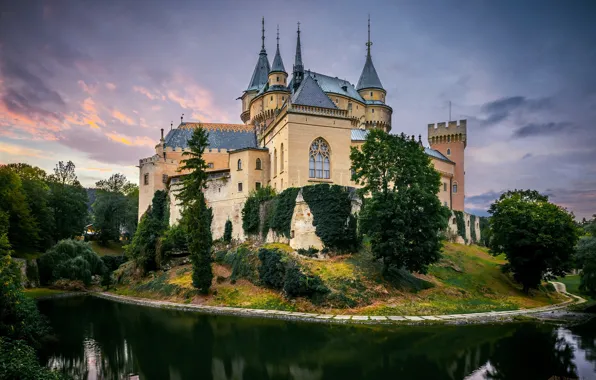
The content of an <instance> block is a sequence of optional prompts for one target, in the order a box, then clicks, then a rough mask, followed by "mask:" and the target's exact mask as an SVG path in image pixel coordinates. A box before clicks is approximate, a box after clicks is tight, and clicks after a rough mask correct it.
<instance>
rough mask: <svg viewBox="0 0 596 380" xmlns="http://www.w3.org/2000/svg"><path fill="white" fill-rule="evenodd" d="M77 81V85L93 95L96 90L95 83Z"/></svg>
mask: <svg viewBox="0 0 596 380" xmlns="http://www.w3.org/2000/svg"><path fill="white" fill-rule="evenodd" d="M77 83H78V84H79V87H81V89H82V90H83V91H84V92H86V93H87V94H89V95H93V94H95V93H96V92H97V86H96V85H88V84H87V83H85V81H84V80H79V81H78V82H77Z"/></svg>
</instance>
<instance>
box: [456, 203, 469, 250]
mask: <svg viewBox="0 0 596 380" xmlns="http://www.w3.org/2000/svg"><path fill="white" fill-rule="evenodd" d="M453 213H454V214H455V220H456V221H457V234H458V235H459V236H461V237H462V238H463V239H464V241H465V242H466V243H467V242H468V239H467V238H466V222H465V220H464V213H463V212H462V211H453Z"/></svg>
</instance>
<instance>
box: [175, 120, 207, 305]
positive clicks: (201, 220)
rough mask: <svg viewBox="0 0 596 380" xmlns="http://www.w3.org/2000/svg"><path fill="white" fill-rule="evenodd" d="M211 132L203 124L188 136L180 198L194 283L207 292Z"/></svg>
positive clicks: (178, 194) (203, 291) (201, 290)
mask: <svg viewBox="0 0 596 380" xmlns="http://www.w3.org/2000/svg"><path fill="white" fill-rule="evenodd" d="M207 136H208V135H207V132H206V131H205V130H204V129H203V128H197V129H195V130H194V132H193V134H192V137H191V138H190V140H188V147H189V148H190V149H189V150H187V151H185V152H184V153H183V154H182V155H183V156H186V157H187V158H186V159H185V160H183V161H182V163H183V165H182V167H181V168H180V169H179V170H180V171H189V174H188V175H186V176H184V177H183V178H182V181H181V184H180V188H179V189H178V190H177V194H176V198H177V199H178V200H179V201H180V204H181V205H182V206H184V207H183V210H182V220H181V223H183V224H184V225H185V229H186V231H188V233H189V236H188V249H189V251H190V259H191V262H192V266H193V274H192V283H193V285H194V286H195V287H196V288H198V289H199V291H200V292H201V293H203V294H207V293H209V288H210V287H211V281H212V279H213V271H212V269H211V260H212V259H211V244H212V236H211V221H212V219H213V213H212V211H211V209H210V208H208V207H207V204H206V203H205V196H204V194H203V189H204V188H205V186H206V181H207V173H206V169H207V163H206V162H205V160H204V159H203V153H204V152H205V148H206V147H207V146H208V139H207Z"/></svg>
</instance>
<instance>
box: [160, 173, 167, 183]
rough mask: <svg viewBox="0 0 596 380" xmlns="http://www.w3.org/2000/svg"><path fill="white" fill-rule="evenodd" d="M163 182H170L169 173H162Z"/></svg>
mask: <svg viewBox="0 0 596 380" xmlns="http://www.w3.org/2000/svg"><path fill="white" fill-rule="evenodd" d="M161 182H163V183H167V182H168V175H167V174H162V175H161Z"/></svg>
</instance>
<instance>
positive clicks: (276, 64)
mask: <svg viewBox="0 0 596 380" xmlns="http://www.w3.org/2000/svg"><path fill="white" fill-rule="evenodd" d="M274 71H279V72H282V73H285V72H286V69H285V67H284V61H283V60H282V59H281V54H279V45H277V51H276V52H275V57H274V58H273V66H271V72H274Z"/></svg>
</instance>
